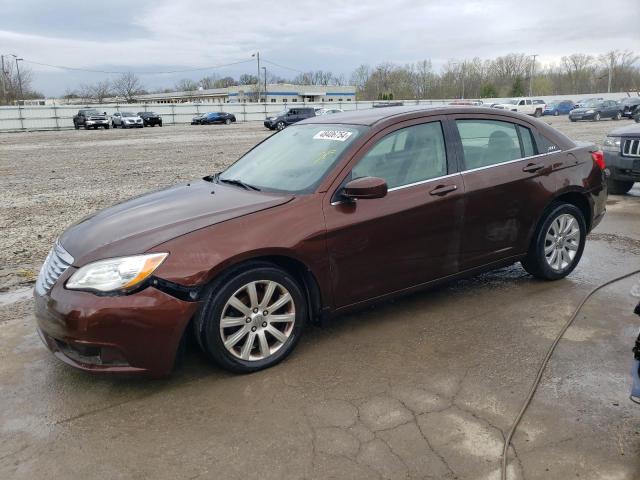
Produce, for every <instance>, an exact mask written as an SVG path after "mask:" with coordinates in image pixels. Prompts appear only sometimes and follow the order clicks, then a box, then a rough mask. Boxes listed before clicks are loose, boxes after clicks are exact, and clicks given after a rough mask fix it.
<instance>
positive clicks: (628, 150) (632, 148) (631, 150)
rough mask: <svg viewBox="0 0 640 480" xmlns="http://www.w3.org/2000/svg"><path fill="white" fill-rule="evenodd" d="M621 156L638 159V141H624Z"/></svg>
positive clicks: (639, 152) (639, 147) (639, 155)
mask: <svg viewBox="0 0 640 480" xmlns="http://www.w3.org/2000/svg"><path fill="white" fill-rule="evenodd" d="M622 155H624V156H625V157H640V139H637V138H636V139H629V140H625V141H624V145H623V146H622Z"/></svg>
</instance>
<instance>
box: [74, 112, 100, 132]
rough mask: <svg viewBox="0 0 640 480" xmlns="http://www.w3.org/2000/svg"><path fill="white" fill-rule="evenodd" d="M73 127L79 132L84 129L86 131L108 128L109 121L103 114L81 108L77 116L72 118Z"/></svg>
mask: <svg viewBox="0 0 640 480" xmlns="http://www.w3.org/2000/svg"><path fill="white" fill-rule="evenodd" d="M73 127H74V128H75V129H76V130H79V129H80V127H84V128H85V129H86V130H89V129H90V128H93V129H94V130H95V129H97V128H99V127H102V128H104V129H108V128H109V119H108V118H107V115H106V114H105V113H100V112H99V111H98V110H96V109H95V108H83V109H81V110H78V114H77V115H74V116H73Z"/></svg>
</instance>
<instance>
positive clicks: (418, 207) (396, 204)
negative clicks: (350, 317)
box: [323, 116, 464, 308]
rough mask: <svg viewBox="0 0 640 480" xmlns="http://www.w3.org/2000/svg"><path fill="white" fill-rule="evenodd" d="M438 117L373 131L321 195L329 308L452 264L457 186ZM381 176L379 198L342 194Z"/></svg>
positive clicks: (448, 270) (459, 206)
mask: <svg viewBox="0 0 640 480" xmlns="http://www.w3.org/2000/svg"><path fill="white" fill-rule="evenodd" d="M447 131H448V127H447V126H446V123H445V117H443V116H442V117H428V120H427V119H424V118H423V119H417V120H411V121H407V122H402V123H400V124H397V125H394V126H393V127H389V128H387V129H385V130H383V131H381V132H379V133H378V134H376V135H375V136H374V137H373V138H372V139H371V140H369V142H368V143H367V144H366V145H365V146H364V147H363V148H362V149H361V150H360V151H359V152H358V153H357V154H356V156H355V157H354V159H353V160H352V161H351V163H350V165H349V166H348V167H347V169H346V170H345V171H344V172H343V173H342V174H341V177H338V178H337V179H336V181H335V182H334V185H333V186H332V188H331V189H330V190H329V192H328V194H327V196H326V198H325V200H324V202H323V209H324V213H325V219H326V226H327V247H328V251H329V259H330V264H331V277H332V283H333V291H334V299H335V305H336V307H338V308H339V307H344V306H347V305H351V304H355V303H358V302H362V301H366V300H369V299H372V298H375V297H380V296H383V295H385V294H388V293H391V292H395V291H400V290H403V289H406V288H409V287H412V286H415V285H418V284H422V283H425V282H428V281H430V280H434V279H437V278H440V277H445V276H447V275H450V274H452V273H455V272H456V271H457V270H458V251H459V244H460V231H461V226H462V223H461V220H462V213H463V207H464V187H463V184H462V179H461V177H460V174H459V173H456V171H455V167H453V169H452V165H454V166H455V164H456V162H455V161H454V160H455V150H450V148H449V147H448V145H450V144H451V143H450V141H449V140H448V141H446V142H445V138H447V137H445V134H446V135H447V136H449V134H448V133H446V132H447ZM365 176H371V177H380V178H383V179H385V180H386V181H387V186H388V188H389V191H388V193H387V195H386V196H385V197H383V198H377V199H360V200H357V201H355V202H345V201H342V200H341V198H340V195H339V192H340V189H341V185H344V183H346V182H347V181H349V180H350V179H353V178H358V177H365Z"/></svg>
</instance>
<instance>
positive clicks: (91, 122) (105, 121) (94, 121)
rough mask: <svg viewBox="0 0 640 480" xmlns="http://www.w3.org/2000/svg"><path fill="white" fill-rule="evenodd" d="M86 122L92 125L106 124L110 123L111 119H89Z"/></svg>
mask: <svg viewBox="0 0 640 480" xmlns="http://www.w3.org/2000/svg"><path fill="white" fill-rule="evenodd" d="M85 124H86V125H91V126H104V125H109V120H87V121H86V122H85Z"/></svg>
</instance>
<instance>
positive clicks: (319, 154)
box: [220, 124, 367, 193]
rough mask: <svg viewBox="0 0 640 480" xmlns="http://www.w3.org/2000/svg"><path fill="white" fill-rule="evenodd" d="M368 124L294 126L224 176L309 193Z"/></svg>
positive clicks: (255, 149)
mask: <svg viewBox="0 0 640 480" xmlns="http://www.w3.org/2000/svg"><path fill="white" fill-rule="evenodd" d="M366 128H367V127H360V126H352V125H331V124H322V125H318V124H308V125H293V126H291V127H288V128H286V129H284V130H282V131H281V132H279V133H276V134H275V135H273V136H271V137H269V138H268V139H267V140H265V141H264V142H262V143H260V144H259V145H257V146H256V147H255V148H254V149H253V150H251V151H249V152H248V153H247V154H246V155H245V156H243V157H242V158H240V160H238V161H237V162H236V163H234V164H233V165H231V166H230V167H229V168H228V169H227V170H225V171H224V172H223V173H222V174H221V175H220V180H221V181H223V182H224V181H225V180H228V181H233V180H240V181H242V182H243V183H245V184H247V185H251V186H253V187H257V188H260V189H261V190H272V191H283V192H293V193H308V192H311V191H313V189H314V188H315V187H316V186H317V185H318V184H319V183H320V181H321V180H322V179H323V178H324V177H325V176H326V175H327V173H328V172H330V171H331V169H332V168H333V166H334V165H335V164H336V162H337V161H338V160H339V159H340V157H341V156H342V154H343V152H344V151H345V150H346V149H347V147H348V146H349V145H351V143H352V142H353V141H354V140H355V139H356V138H358V137H359V136H360V135H361V134H362V133H363V132H364V131H365V130H366Z"/></svg>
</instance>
